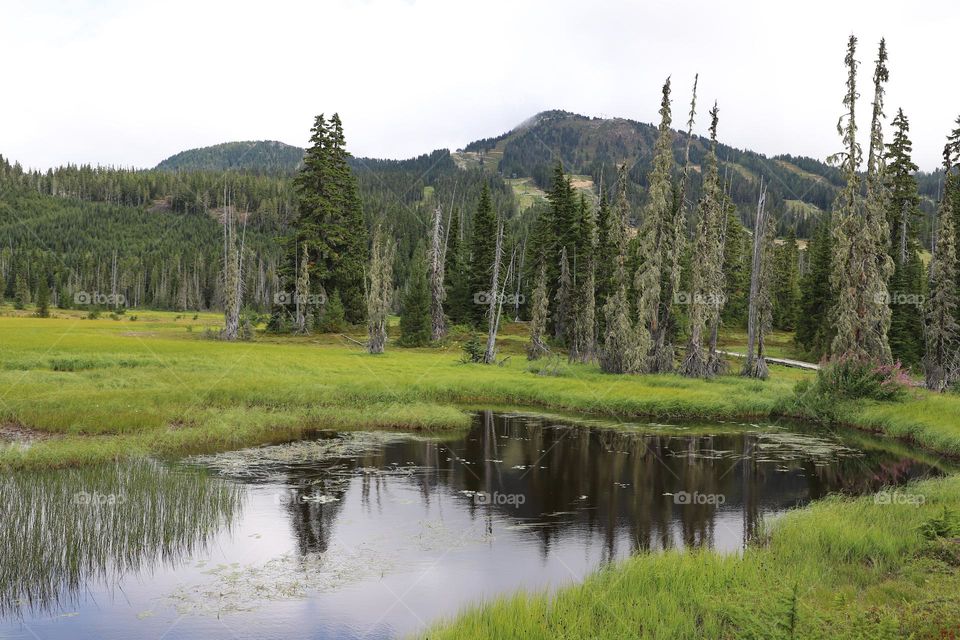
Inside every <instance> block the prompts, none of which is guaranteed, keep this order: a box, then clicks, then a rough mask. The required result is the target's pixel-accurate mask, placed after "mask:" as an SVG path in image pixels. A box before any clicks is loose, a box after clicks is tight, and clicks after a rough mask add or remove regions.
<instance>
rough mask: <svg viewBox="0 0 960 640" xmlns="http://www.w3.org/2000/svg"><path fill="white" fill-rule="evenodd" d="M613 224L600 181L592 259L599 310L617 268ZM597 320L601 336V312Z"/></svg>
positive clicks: (602, 321)
mask: <svg viewBox="0 0 960 640" xmlns="http://www.w3.org/2000/svg"><path fill="white" fill-rule="evenodd" d="M623 169H624V170H625V169H626V167H623ZM602 175H603V174H601V176H602ZM618 197H619V196H618ZM624 199H626V198H624ZM618 204H619V203H618ZM614 226H615V221H614V214H613V211H612V210H611V208H610V203H609V202H608V201H607V194H606V193H604V192H603V188H602V183H601V192H600V203H599V206H598V208H597V249H596V256H595V260H594V264H595V265H596V281H597V288H596V294H595V296H596V305H597V308H598V309H601V310H602V309H603V305H604V304H606V302H607V298H608V297H609V296H610V294H611V292H612V291H613V277H614V273H615V271H616V268H617V248H616V239H615V238H613V237H612V233H613V229H614ZM597 320H598V335H600V336H602V335H603V326H604V319H603V314H602V313H601V314H600V316H599V317H598V318H597Z"/></svg>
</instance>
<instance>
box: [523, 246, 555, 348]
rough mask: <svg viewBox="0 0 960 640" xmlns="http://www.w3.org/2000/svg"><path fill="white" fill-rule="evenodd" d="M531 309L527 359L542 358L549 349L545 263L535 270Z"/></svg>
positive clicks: (548, 309)
mask: <svg viewBox="0 0 960 640" xmlns="http://www.w3.org/2000/svg"><path fill="white" fill-rule="evenodd" d="M531 305H532V307H533V310H532V312H531V316H530V343H529V344H528V345H527V359H528V360H537V359H539V358H542V357H543V356H545V355H546V354H547V353H549V352H550V349H549V348H548V347H547V342H546V339H547V320H548V317H549V314H550V298H549V297H548V293H547V265H546V264H545V263H541V264H540V269H539V270H538V271H537V284H536V286H535V287H534V289H533V300H532V301H531Z"/></svg>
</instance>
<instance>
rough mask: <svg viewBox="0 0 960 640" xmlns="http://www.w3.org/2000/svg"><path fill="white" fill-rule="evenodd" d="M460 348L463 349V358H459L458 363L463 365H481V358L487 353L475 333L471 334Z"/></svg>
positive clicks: (485, 347)
mask: <svg viewBox="0 0 960 640" xmlns="http://www.w3.org/2000/svg"><path fill="white" fill-rule="evenodd" d="M461 348H462V349H463V356H461V358H460V362H463V363H464V364H469V363H482V362H483V356H484V355H486V351H487V345H485V344H484V343H483V341H482V340H480V336H479V335H478V334H476V333H474V334H472V335H471V336H470V338H469V339H468V340H467V341H466V342H464V343H463V347H461Z"/></svg>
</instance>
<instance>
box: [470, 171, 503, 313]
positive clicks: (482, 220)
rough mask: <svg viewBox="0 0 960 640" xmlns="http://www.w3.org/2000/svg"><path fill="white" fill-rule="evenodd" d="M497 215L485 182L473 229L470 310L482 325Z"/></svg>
mask: <svg viewBox="0 0 960 640" xmlns="http://www.w3.org/2000/svg"><path fill="white" fill-rule="evenodd" d="M496 236H497V218H496V216H495V215H494V212H493V202H492V201H491V199H490V187H489V186H488V185H487V184H486V183H484V185H483V191H481V192H480V201H479V203H478V204H477V213H476V215H475V216H474V218H473V232H472V233H471V241H470V245H471V246H470V262H469V264H470V267H469V268H470V277H469V282H470V291H469V294H470V297H471V303H472V304H471V305H470V313H469V317H470V320H471V322H472V323H473V324H474V326H478V327H479V326H481V325H482V324H483V323H484V320H485V319H486V314H487V303H488V302H489V300H488V299H487V298H488V296H490V295H491V290H490V282H491V280H490V278H491V276H492V268H493V262H494V250H495V248H496Z"/></svg>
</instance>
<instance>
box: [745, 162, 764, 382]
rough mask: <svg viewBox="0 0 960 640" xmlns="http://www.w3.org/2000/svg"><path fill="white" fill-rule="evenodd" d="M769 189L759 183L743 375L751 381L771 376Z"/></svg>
mask: <svg viewBox="0 0 960 640" xmlns="http://www.w3.org/2000/svg"><path fill="white" fill-rule="evenodd" d="M766 198H767V189H766V187H765V186H764V184H763V181H762V180H761V182H760V198H759V199H758V201H757V218H756V222H755V223H754V227H753V263H752V267H751V271H750V306H749V311H748V314H747V356H746V360H745V361H744V364H743V375H745V376H748V377H751V378H766V377H767V375H768V374H769V371H768V369H767V361H766V358H765V354H764V335H765V334H766V333H767V331H768V330H769V325H770V311H769V306H770V301H769V296H770V291H769V286H768V283H767V282H766V280H767V278H768V275H769V274H768V271H769V269H770V264H769V262H770V260H769V257H770V256H769V251H768V249H767V244H768V242H769V240H770V238H768V235H769V232H770V229H769V228H770V224H769V221H768V218H767V212H766V209H765V207H764V204H765V202H766Z"/></svg>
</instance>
